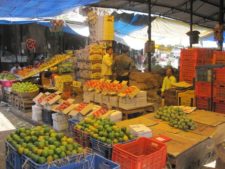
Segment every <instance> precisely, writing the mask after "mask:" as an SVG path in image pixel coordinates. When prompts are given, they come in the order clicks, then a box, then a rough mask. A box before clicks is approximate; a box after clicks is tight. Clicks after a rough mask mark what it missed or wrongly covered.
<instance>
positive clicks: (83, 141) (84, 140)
mask: <svg viewBox="0 0 225 169" xmlns="http://www.w3.org/2000/svg"><path fill="white" fill-rule="evenodd" d="M73 136H74V139H75V140H76V141H77V142H78V143H79V144H80V145H82V146H83V147H91V141H90V135H89V134H87V133H86V132H84V131H82V130H79V129H76V128H74V129H73Z"/></svg>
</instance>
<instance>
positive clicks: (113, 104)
mask: <svg viewBox="0 0 225 169" xmlns="http://www.w3.org/2000/svg"><path fill="white" fill-rule="evenodd" d="M109 103H110V106H111V107H119V97H118V96H109Z"/></svg>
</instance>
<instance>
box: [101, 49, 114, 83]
mask: <svg viewBox="0 0 225 169" xmlns="http://www.w3.org/2000/svg"><path fill="white" fill-rule="evenodd" d="M112 64H113V48H112V47H107V48H106V54H105V55H104V56H103V59H102V72H101V75H102V78H103V79H111V78H112Z"/></svg>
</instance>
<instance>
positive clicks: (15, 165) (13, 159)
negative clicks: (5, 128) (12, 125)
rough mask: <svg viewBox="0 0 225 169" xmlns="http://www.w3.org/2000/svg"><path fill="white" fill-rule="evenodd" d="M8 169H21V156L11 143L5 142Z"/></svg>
mask: <svg viewBox="0 0 225 169" xmlns="http://www.w3.org/2000/svg"><path fill="white" fill-rule="evenodd" d="M5 152H6V169H21V155H20V154H19V153H18V152H17V151H16V150H15V148H14V147H13V146H12V145H11V144H10V143H9V142H7V141H6V142H5Z"/></svg>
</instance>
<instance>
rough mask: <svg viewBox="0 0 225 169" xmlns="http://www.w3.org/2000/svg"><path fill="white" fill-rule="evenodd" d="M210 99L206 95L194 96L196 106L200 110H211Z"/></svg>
mask: <svg viewBox="0 0 225 169" xmlns="http://www.w3.org/2000/svg"><path fill="white" fill-rule="evenodd" d="M211 105H212V100H211V98H208V97H196V107H197V108H198V109H200V110H211Z"/></svg>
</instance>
